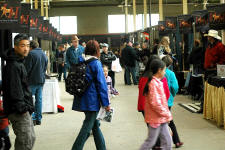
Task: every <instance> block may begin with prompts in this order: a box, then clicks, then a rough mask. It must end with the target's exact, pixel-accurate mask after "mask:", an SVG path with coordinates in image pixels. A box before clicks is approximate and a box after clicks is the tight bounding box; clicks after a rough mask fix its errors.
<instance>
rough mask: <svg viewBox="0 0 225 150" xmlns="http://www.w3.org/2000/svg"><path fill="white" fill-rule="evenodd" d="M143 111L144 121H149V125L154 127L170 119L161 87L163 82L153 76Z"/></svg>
mask: <svg viewBox="0 0 225 150" xmlns="http://www.w3.org/2000/svg"><path fill="white" fill-rule="evenodd" d="M144 111H145V121H146V123H149V124H150V126H152V127H154V128H157V127H158V126H159V125H160V124H162V123H166V122H169V121H170V120H172V115H171V113H170V111H169V108H168V104H167V99H166V95H165V92H164V88H163V82H162V81H160V80H159V79H157V78H156V77H154V76H153V78H152V80H151V82H150V83H149V93H148V95H147V96H146V103H145V110H144Z"/></svg>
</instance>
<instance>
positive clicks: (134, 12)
mask: <svg viewBox="0 0 225 150" xmlns="http://www.w3.org/2000/svg"><path fill="white" fill-rule="evenodd" d="M133 21H134V31H136V0H133Z"/></svg>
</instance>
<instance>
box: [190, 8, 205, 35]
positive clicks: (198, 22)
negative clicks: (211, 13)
mask: <svg viewBox="0 0 225 150" xmlns="http://www.w3.org/2000/svg"><path fill="white" fill-rule="evenodd" d="M192 16H193V19H194V23H195V29H196V31H200V30H201V29H202V28H203V27H205V26H208V24H209V20H208V11H207V10H199V11H194V12H193V13H192Z"/></svg>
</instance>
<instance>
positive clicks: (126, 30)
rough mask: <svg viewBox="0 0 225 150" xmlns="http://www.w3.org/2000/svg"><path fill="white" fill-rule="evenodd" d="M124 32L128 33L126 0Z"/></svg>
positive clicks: (126, 5)
mask: <svg viewBox="0 0 225 150" xmlns="http://www.w3.org/2000/svg"><path fill="white" fill-rule="evenodd" d="M124 7H125V33H126V34H127V33H128V3H127V0H125V6H124Z"/></svg>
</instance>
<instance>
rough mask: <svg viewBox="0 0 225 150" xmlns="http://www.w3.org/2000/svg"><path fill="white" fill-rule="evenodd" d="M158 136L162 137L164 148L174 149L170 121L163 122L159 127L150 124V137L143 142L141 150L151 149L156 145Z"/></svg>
mask: <svg viewBox="0 0 225 150" xmlns="http://www.w3.org/2000/svg"><path fill="white" fill-rule="evenodd" d="M158 137H160V142H161V149H162V150H172V138H171V135H170V132H169V128H168V123H163V124H161V125H160V126H159V127H158V128H152V127H151V126H150V125H149V128H148V137H147V139H146V140H145V142H144V143H143V144H142V146H141V148H140V150H149V149H151V148H152V147H153V146H154V145H155V143H156V141H157V139H158Z"/></svg>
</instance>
